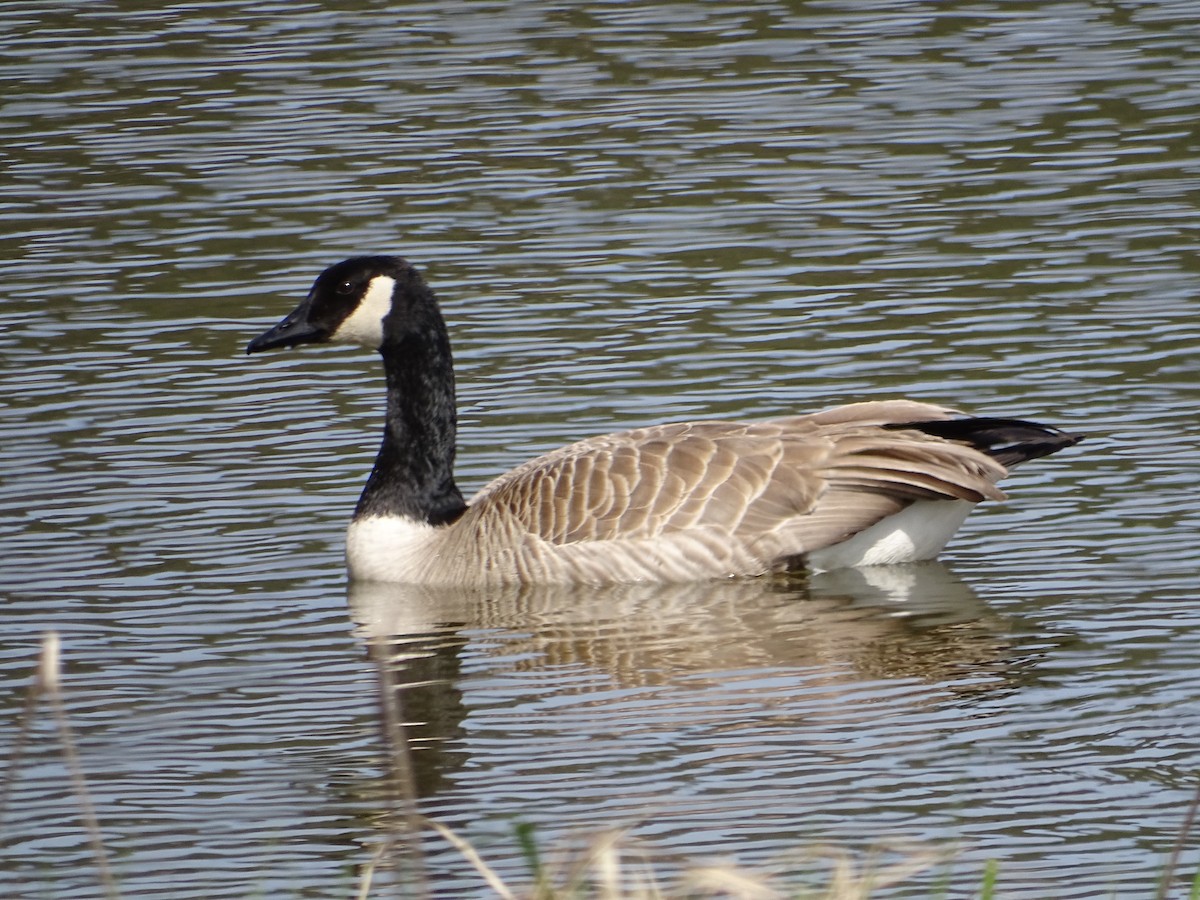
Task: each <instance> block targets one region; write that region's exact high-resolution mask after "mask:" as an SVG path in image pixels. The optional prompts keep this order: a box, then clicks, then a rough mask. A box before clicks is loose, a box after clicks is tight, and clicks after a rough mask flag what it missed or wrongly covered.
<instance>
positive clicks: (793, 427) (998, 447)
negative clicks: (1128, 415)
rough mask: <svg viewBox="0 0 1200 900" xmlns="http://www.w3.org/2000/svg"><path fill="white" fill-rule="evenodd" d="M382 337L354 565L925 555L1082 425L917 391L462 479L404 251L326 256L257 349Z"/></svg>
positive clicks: (615, 442) (746, 567)
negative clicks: (375, 447) (1066, 428)
mask: <svg viewBox="0 0 1200 900" xmlns="http://www.w3.org/2000/svg"><path fill="white" fill-rule="evenodd" d="M327 341H329V342H342V343H351V344H359V345H361V346H364V347H368V348H371V349H374V350H378V351H379V353H380V355H382V357H383V368H384V374H385V375H386V377H387V421H386V424H385V426H384V433H383V446H382V447H380V449H379V456H378V457H377V458H376V460H375V467H374V469H373V471H372V472H371V476H370V478H369V479H368V481H367V485H366V488H365V489H364V490H363V493H362V497H361V498H360V499H359V501H358V506H357V508H356V509H355V512H354V518H353V519H352V520H351V522H350V527H349V531H348V533H347V542H346V544H347V546H346V556H347V563H348V567H349V570H350V575H351V577H352V578H355V579H361V580H367V581H394V582H409V583H423V584H451V585H476V586H478V585H489V584H500V583H512V582H528V583H548V582H559V583H561V582H590V583H600V582H620V581H660V582H668V581H676V582H677V581H695V580H700V579H706V578H719V577H727V576H736V575H761V574H765V573H768V572H776V571H781V570H788V569H798V568H802V567H808V568H809V569H812V570H824V569H836V568H842V567H849V566H869V565H881V564H891V563H904V562H913V561H916V560H924V559H932V558H933V557H934V556H936V555H937V554H938V553H939V552H940V551H941V549H942V547H944V546H945V544H946V542H947V541H948V540H949V539H950V537H951V536H952V535H953V534H954V532H955V531H957V530H958V528H959V526H960V525H961V524H962V523H963V520H964V519H965V518H966V516H967V513H968V512H970V510H971V508H972V506H974V504H976V503H978V502H980V501H981V500H984V499H991V500H1002V499H1004V494H1003V493H1002V492H1001V491H1000V490H999V489H998V488H997V487H996V486H995V482H997V481H999V480H1000V478H1002V477H1003V476H1004V475H1005V474H1007V470H1008V468H1009V467H1011V466H1014V465H1016V464H1018V463H1022V462H1024V461H1025V460H1028V459H1034V458H1036V457H1039V456H1046V455H1048V454H1051V453H1054V452H1056V451H1058V450H1061V449H1062V448H1064V447H1069V446H1071V445H1072V444H1075V443H1077V442H1078V441H1079V440H1081V437H1080V436H1079V435H1073V434H1067V433H1066V432H1063V431H1060V430H1058V429H1056V428H1049V427H1046V426H1044V425H1038V424H1035V423H1033V422H1025V421H1021V420H1019V419H996V418H972V417H966V416H964V415H962V414H961V413H958V412H956V411H954V410H951V409H946V408H943V407H940V406H932V405H930V404H927V403H917V402H913V401H908V400H885V401H874V402H866V403H855V404H851V405H849V406H839V407H836V408H833V409H828V410H825V411H824V412H818V413H814V414H810V415H800V416H786V417H783V418H778V419H768V420H765V421H758V422H719V421H718V422H711V421H710V422H679V423H674V424H669V425H654V426H650V427H647V428H637V429H634V430H632V431H625V432H620V433H617V434H608V435H603V436H601V437H593V438H588V439H587V440H583V441H580V442H578V443H576V444H571V445H570V446H567V447H563V448H561V449H558V450H555V451H553V452H551V453H547V454H545V455H544V456H540V457H538V458H537V459H534V460H531V461H529V462H527V463H525V464H524V465H521V466H518V467H517V468H515V469H513V470H512V471H511V472H508V473H507V474H505V475H501V476H500V477H499V478H497V479H496V480H495V481H493V482H492V483H491V484H489V485H487V486H486V487H484V488H483V490H481V491H480V492H479V493H478V494H477V495H476V496H475V497H474V498H472V500H471V502H470V503H467V502H466V501H464V500H463V496H462V494H461V493H460V492H459V489H458V486H457V485H456V484H455V483H454V473H453V467H454V452H455V428H456V413H455V399H454V371H453V363H452V361H451V356H450V340H449V337H448V335H447V333H446V326H445V323H444V322H443V320H442V315H441V312H440V311H439V309H438V304H437V300H436V298H435V297H434V294H433V292H432V291H431V290H430V289H429V287H428V286H427V285H426V284H425V281H424V279H423V278H422V277H421V275H420V273H419V272H418V271H417V270H416V269H415V268H414V267H413V266H412V265H410V264H409V263H408V262H407V261H405V260H403V259H400V258H398V257H395V256H362V257H356V258H353V259H348V260H346V261H344V262H340V263H337V264H336V265H333V266H330V267H329V268H328V269H326V270H325V271H324V272H322V273H321V275H320V276H319V277H318V278H317V280H316V282H315V283H314V284H313V287H312V290H311V291H309V294H308V296H307V297H306V298H305V300H304V302H302V303H301V304H300V305H299V306H298V307H297V308H296V310H295V311H294V312H292V313H291V315H289V316H287V318H285V319H284V320H283V321H282V322H280V323H279V324H278V325H276V326H275V327H274V328H272V329H270V330H269V331H267V332H266V333H265V334H263V335H261V336H260V337H258V338H255V339H254V340H253V341H251V342H250V345H249V347H247V349H246V352H247V353H256V352H258V351H261V350H269V349H272V348H275V347H291V346H294V345H296V344H304V343H322V342H327Z"/></svg>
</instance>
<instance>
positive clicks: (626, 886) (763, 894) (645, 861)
mask: <svg viewBox="0 0 1200 900" xmlns="http://www.w3.org/2000/svg"><path fill="white" fill-rule="evenodd" d="M371 649H372V655H373V657H375V661H376V663H377V669H378V671H379V673H380V701H381V702H380V708H381V712H382V725H383V733H384V736H385V739H386V742H387V745H388V748H389V751H390V755H389V760H390V773H389V774H390V782H391V786H392V788H393V796H394V805H395V812H396V813H397V814H396V816H395V817H394V821H395V826H394V827H393V828H391V829H388V833H386V834H385V835H384V836H383V840H382V841H381V842H380V845H379V847H378V849H377V851H376V853H375V855H374V858H373V859H372V860H371V861H370V862H369V863H367V864H366V865H365V866H364V867H363V870H362V876H361V878H360V880H359V884H358V885H357V887H356V888H355V889H354V892H355V893H354V896H355V897H356V900H368V898H370V897H372V896H373V895H374V894H375V892H376V891H378V892H379V893H380V895H381V896H382V895H383V893H385V892H389V891H387V889H386V888H383V887H382V886H380V885H378V884H377V883H376V882H377V879H376V875H377V873H379V872H380V871H381V870H386V871H388V872H390V873H391V876H392V877H391V878H389V879H388V880H389V881H390V882H392V883H393V887H395V886H396V885H399V886H400V888H401V889H402V893H403V896H406V897H413V898H417V900H423V898H429V897H431V896H432V895H433V891H432V890H431V887H430V884H429V879H428V877H427V875H426V870H425V861H424V856H423V851H422V838H423V836H424V835H425V834H427V833H429V832H433V833H435V834H437V835H440V837H441V838H442V839H444V840H445V841H447V842H448V843H449V844H450V845H451V846H452V847H454V848H455V849H456V850H457V851H458V853H459V854H460V855H461V856H462V858H463V860H464V861H465V863H467V864H468V865H469V866H470V867H471V868H472V869H473V870H474V871H475V872H476V873H477V874H478V876H479V877H480V878H481V879H482V880H483V882H484V883H486V884H487V886H488V887H489V888H490V890H491V891H492V892H493V893H494V894H495V896H496V897H498V898H500V900H673V898H689V900H692V898H697V900H698V898H727V900H869V898H872V897H878V896H880V892H881V891H884V890H886V889H887V888H889V887H893V886H895V885H897V884H900V883H902V882H905V881H908V880H910V879H912V878H914V877H915V876H917V875H927V874H928V873H931V872H934V873H936V871H937V870H938V869H939V867H943V866H947V865H948V863H949V862H950V861H951V860H952V859H953V856H954V854H953V851H952V850H949V849H946V848H929V847H917V846H911V847H894V846H893V847H887V848H880V850H879V852H878V854H876V855H873V856H872V857H869V858H868V859H867V860H866V861H865V862H859V861H856V860H854V859H853V858H852V857H851V855H850V854H849V853H847V852H846V851H845V850H842V849H839V848H836V847H829V846H813V847H808V848H805V849H804V850H803V851H802V852H798V853H797V854H795V855H794V856H793V857H791V858H790V859H788V860H786V861H781V862H780V863H778V864H777V865H775V866H771V867H763V868H754V869H752V868H747V867H743V866H740V865H738V864H736V863H732V862H724V861H715V862H699V861H695V860H691V861H686V860H685V861H682V862H680V861H677V860H669V861H667V860H664V857H663V855H662V854H660V853H657V852H655V850H654V848H653V847H652V846H650V845H648V844H645V843H643V842H640V841H638V840H636V839H635V838H634V837H633V836H632V835H630V834H629V833H628V832H625V831H620V830H609V831H604V832H601V833H599V834H596V835H592V836H590V837H589V838H588V839H587V840H586V841H583V842H582V844H581V845H580V846H577V847H576V848H574V849H571V850H559V851H555V852H551V851H548V850H546V849H544V848H542V847H541V846H540V845H539V844H538V842H537V840H536V836H535V834H534V831H533V829H532V828H531V827H529V826H517V828H516V830H515V835H516V839H517V842H518V844H519V845H520V847H521V850H522V853H523V856H524V858H525V861H526V863H527V867H528V869H529V872H530V873H531V875H530V877H529V878H528V879H527V882H525V883H521V884H513V883H510V882H506V881H505V880H504V879H503V878H502V877H501V876H500V875H499V874H498V873H497V872H496V870H495V869H494V868H493V867H492V866H490V865H489V864H488V863H487V861H486V860H485V859H484V858H483V856H482V855H481V854H480V853H479V851H478V850H477V849H476V848H475V847H474V846H472V845H471V844H470V843H469V842H468V841H466V840H465V839H464V838H463V837H461V836H460V835H458V834H457V833H455V832H454V831H452V830H451V829H449V828H447V827H446V826H445V825H443V824H441V823H439V822H436V821H434V820H432V819H429V818H427V817H425V816H423V815H421V814H420V813H419V812H418V808H417V800H416V790H415V785H414V783H413V778H412V770H411V759H410V757H409V753H408V746H409V745H408V742H407V740H406V739H405V735H404V729H403V726H402V724H401V723H402V722H403V721H404V719H403V716H402V714H401V710H400V708H399V702H400V700H399V694H398V693H397V691H396V690H395V689H394V687H393V685H392V684H391V681H390V678H389V674H388V666H387V659H386V648H385V647H383V646H382V645H380V646H378V647H376V646H372V648H371ZM43 704H45V705H46V706H48V707H49V709H50V711H51V713H52V715H53V717H54V721H55V724H56V726H57V733H58V741H59V745H60V749H61V751H62V754H63V759H64V762H65V764H66V767H67V770H68V772H69V774H70V778H71V783H72V788H73V791H74V795H75V798H76V803H77V805H78V809H79V813H80V818H81V820H82V822H83V825H84V829H85V831H86V832H87V838H88V843H89V846H90V848H91V853H92V858H93V860H94V864H95V870H96V878H97V881H98V882H99V884H100V885H101V887H102V889H103V891H104V895H105V897H106V898H108V900H119V898H120V896H121V895H120V890H119V887H118V884H117V881H116V879H115V878H114V876H113V874H112V868H111V866H110V865H109V860H108V851H107V849H106V848H105V846H104V841H103V839H102V836H101V831H100V825H99V821H98V819H97V816H96V812H95V809H94V807H93V804H92V801H91V798H90V795H89V792H88V787H87V783H86V780H85V778H84V776H83V770H82V768H81V766H80V765H79V757H78V751H77V750H76V744H75V739H74V734H73V731H72V728H71V725H70V720H69V718H68V716H67V713H66V709H65V704H64V701H63V691H62V684H61V664H60V654H59V641H58V636H57V635H56V634H55V633H53V632H51V633H48V634H47V635H45V637H44V638H43V641H42V651H41V656H40V659H39V663H38V667H37V671H36V674H35V675H34V678H33V683H32V684H31V686H30V688H29V690H28V693H27V695H26V701H25V706H24V710H23V712H22V714H21V721H20V723H19V728H18V732H17V739H16V742H15V744H14V746H13V747H12V748H11V749H10V751H9V754H8V760H7V763H8V764H7V766H6V767H5V768H6V771H5V775H4V779H3V781H0V829H2V827H3V823H4V814H5V812H6V810H7V807H8V798H9V796H10V792H11V790H12V787H13V785H14V784H15V783H16V780H17V778H18V777H19V772H20V768H21V759H22V756H23V752H24V748H25V744H26V741H27V739H28V735H29V733H30V729H31V726H32V723H33V721H34V718H35V717H36V715H37V714H38V710H39V708H40V707H42V705H43ZM1198 810H1200V788H1198V789H1197V792H1196V794H1195V796H1194V797H1193V799H1192V802H1191V804H1190V805H1189V807H1188V809H1187V811H1186V814H1185V815H1184V820H1183V824H1182V826H1181V828H1180V833H1179V836H1178V838H1177V839H1176V841H1175V845H1174V847H1173V848H1172V850H1171V852H1170V855H1169V858H1168V860H1167V863H1166V865H1165V868H1164V871H1163V873H1162V876H1161V878H1160V879H1159V884H1158V888H1157V891H1156V892H1155V894H1154V897H1155V900H1167V898H1168V897H1169V896H1170V888H1171V886H1172V885H1173V884H1174V883H1175V877H1176V873H1177V872H1178V869H1179V863H1180V856H1181V854H1182V852H1183V850H1184V848H1185V846H1186V845H1187V843H1188V840H1189V838H1190V836H1191V833H1192V830H1193V826H1194V825H1195V823H1196V818H1197V812H1198ZM0 833H2V832H0ZM926 880H929V879H928V878H927V879H926ZM998 881H999V869H998V866H997V865H996V864H995V863H989V864H988V866H987V867H986V869H985V870H984V872H983V875H982V877H981V879H980V884H979V887H978V890H977V891H976V892H975V893H974V896H975V897H976V898H978V900H993V898H994V897H996V896H998V894H997V890H998ZM933 882H934V886H933V887H932V888H931V889H930V893H929V896H930V897H931V898H940V897H945V896H947V895H948V891H949V888H948V885H945V884H942V885H940V886H939V885H938V883H937V879H936V877H934V878H933ZM390 892H391V893H394V891H390ZM1188 900H1200V872H1198V873H1197V874H1196V876H1195V877H1194V878H1193V880H1192V882H1191V889H1190V892H1189V894H1188Z"/></svg>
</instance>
